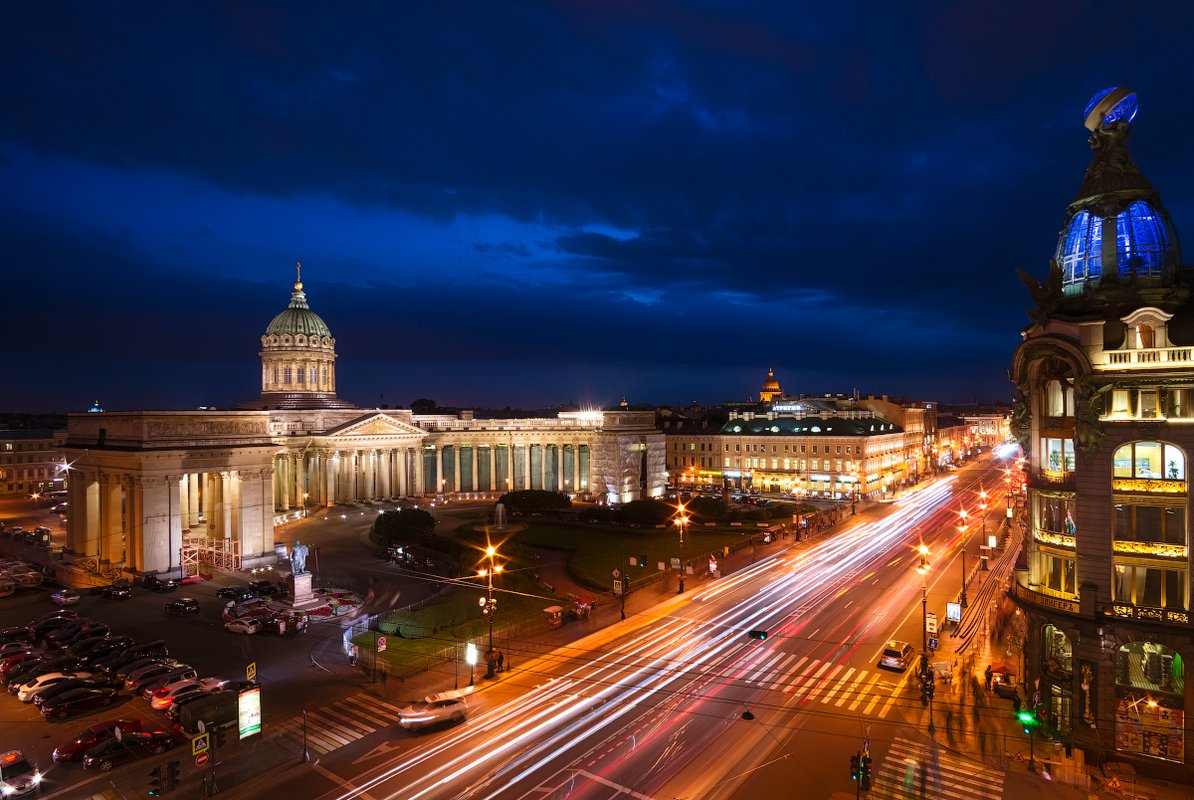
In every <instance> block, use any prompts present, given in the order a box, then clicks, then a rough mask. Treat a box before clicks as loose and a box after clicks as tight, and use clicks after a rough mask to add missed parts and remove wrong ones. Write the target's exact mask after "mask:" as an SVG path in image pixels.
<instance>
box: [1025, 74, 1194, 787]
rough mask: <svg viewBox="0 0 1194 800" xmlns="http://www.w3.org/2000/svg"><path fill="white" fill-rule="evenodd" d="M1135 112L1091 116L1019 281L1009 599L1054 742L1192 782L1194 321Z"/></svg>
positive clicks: (1128, 102)
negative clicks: (1019, 517)
mask: <svg viewBox="0 0 1194 800" xmlns="http://www.w3.org/2000/svg"><path fill="white" fill-rule="evenodd" d="M1136 109H1137V104H1136V95H1135V93H1133V92H1131V91H1130V90H1127V89H1123V88H1113V89H1108V90H1105V91H1103V92H1100V93H1099V94H1097V95H1096V96H1095V97H1094V98H1093V99H1092V100H1091V102H1090V104H1089V105H1088V106H1087V108H1086V111H1085V117H1086V127H1087V128H1088V129H1089V130H1090V131H1091V136H1090V144H1091V147H1092V149H1093V150H1094V158H1093V160H1092V162H1091V164H1090V167H1089V168H1088V169H1087V172H1086V177H1085V180H1084V181H1083V183H1082V187H1081V189H1080V190H1079V192H1078V195H1077V197H1076V198H1075V199H1074V200H1073V202H1072V203H1070V205H1069V208H1068V209H1067V213H1066V220H1065V226H1064V228H1063V229H1062V233H1061V236H1060V240H1059V242H1058V245H1057V251H1056V254H1055V258H1054V260H1053V262H1052V264H1051V267H1050V272H1049V277H1048V278H1047V279H1046V281H1045V282H1044V283H1038V282H1037V281H1035V280H1033V279H1032V278H1029V277H1028V276H1026V275H1023V274H1021V279H1022V280H1024V282H1025V283H1026V284H1027V286H1028V288H1029V290H1030V292H1031V293H1032V295H1033V299H1034V300H1035V302H1036V308H1035V309H1033V310H1032V311H1030V312H1029V315H1030V317H1031V318H1032V324H1031V325H1029V326H1028V327H1027V328H1026V329H1025V330H1024V331H1023V334H1022V336H1023V342H1022V343H1021V345H1020V346H1019V347H1018V348H1017V350H1016V353H1015V356H1014V358H1013V362H1012V371H1011V377H1012V379H1013V381H1015V384H1016V390H1017V391H1016V394H1017V397H1016V407H1015V410H1014V412H1013V418H1012V425H1013V432H1014V434H1015V435H1016V437H1017V438H1018V439H1019V440H1020V443H1021V445H1022V446H1023V448H1024V451H1025V454H1026V456H1027V457H1028V470H1027V471H1028V486H1027V497H1026V509H1025V511H1026V514H1025V516H1024V518H1023V521H1024V534H1025V541H1024V547H1023V551H1022V556H1021V560H1020V563H1019V564H1018V565H1017V569H1016V574H1015V580H1014V583H1013V586H1012V589H1011V594H1012V596H1013V598H1014V599H1015V600H1016V602H1017V604H1018V605H1019V607H1020V608H1021V609H1022V610H1023V611H1024V612H1025V614H1026V617H1027V622H1028V625H1027V640H1026V643H1025V658H1024V665H1025V671H1026V676H1025V677H1026V679H1027V681H1026V686H1028V687H1029V689H1028V692H1027V696H1026V698H1025V700H1026V702H1027V703H1028V704H1029V706H1030V707H1034V708H1036V709H1037V710H1038V711H1041V712H1042V713H1043V716H1044V717H1045V719H1046V720H1047V722H1046V726H1047V730H1048V732H1049V734H1050V735H1051V736H1052V737H1053V738H1055V739H1058V740H1062V741H1068V742H1071V743H1072V744H1074V745H1075V746H1078V747H1082V748H1085V749H1087V750H1088V751H1095V752H1098V753H1101V754H1103V755H1105V756H1112V757H1116V758H1127V759H1131V760H1132V761H1133V762H1135V763H1136V764H1137V768H1138V769H1139V770H1140V771H1141V772H1147V773H1151V774H1157V775H1165V776H1168V777H1174V778H1180V779H1183V780H1188V779H1189V778H1190V777H1191V776H1194V747H1191V746H1190V745H1188V744H1187V740H1188V739H1189V734H1190V729H1188V728H1187V722H1186V716H1185V714H1186V709H1187V708H1194V694H1192V691H1194V690H1192V689H1191V687H1190V684H1189V683H1188V682H1187V681H1186V679H1185V669H1184V664H1185V661H1186V660H1187V659H1188V658H1192V657H1194V626H1191V616H1190V586H1189V584H1190V542H1189V533H1188V531H1189V528H1190V492H1189V482H1188V475H1187V471H1188V460H1189V458H1190V457H1191V455H1194V424H1192V423H1194V304H1192V303H1191V302H1190V296H1189V290H1188V288H1187V284H1186V280H1185V278H1186V276H1185V273H1184V270H1183V268H1182V265H1181V255H1180V252H1179V249H1178V242H1177V236H1176V233H1175V232H1174V230H1173V227H1172V225H1171V223H1170V221H1169V215H1168V213H1167V212H1166V211H1165V208H1164V206H1163V205H1162V204H1161V199H1160V196H1159V195H1158V194H1157V192H1156V190H1155V189H1153V187H1152V185H1151V184H1150V183H1149V182H1148V181H1147V180H1146V179H1145V178H1144V176H1143V175H1142V174H1141V173H1140V170H1139V169H1138V168H1137V167H1136V164H1135V163H1134V162H1133V160H1132V157H1131V155H1130V153H1129V152H1128V149H1127V139H1128V135H1129V133H1130V126H1131V122H1132V119H1133V118H1134V117H1135V115H1136ZM1190 744H1194V742H1191V743H1190ZM1087 758H1088V759H1089V758H1091V755H1089V754H1088V756H1087Z"/></svg>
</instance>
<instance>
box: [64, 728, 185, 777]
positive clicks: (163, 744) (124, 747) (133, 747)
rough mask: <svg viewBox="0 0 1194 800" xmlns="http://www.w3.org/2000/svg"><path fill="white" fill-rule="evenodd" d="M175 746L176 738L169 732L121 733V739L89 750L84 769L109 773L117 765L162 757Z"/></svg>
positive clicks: (84, 760)
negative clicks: (140, 759) (150, 757)
mask: <svg viewBox="0 0 1194 800" xmlns="http://www.w3.org/2000/svg"><path fill="white" fill-rule="evenodd" d="M175 744H176V742H175V740H174V736H173V735H172V734H171V733H170V732H169V731H138V732H135V733H133V732H130V733H128V734H125V733H124V732H123V731H121V736H120V738H119V739H117V738H116V737H112V738H111V739H108V740H107V741H104V742H100V743H99V744H97V745H96V746H95V747H92V748H91V749H90V750H88V751H87V754H86V755H84V756H83V767H84V768H85V769H98V770H99V771H101V772H107V771H108V770H110V769H112V768H113V767H115V766H116V765H117V764H125V763H127V762H129V761H135V760H136V759H138V758H145V757H146V756H153V755H160V754H162V753H164V752H166V751H167V750H169V749H170V748H172V747H174V745H175Z"/></svg>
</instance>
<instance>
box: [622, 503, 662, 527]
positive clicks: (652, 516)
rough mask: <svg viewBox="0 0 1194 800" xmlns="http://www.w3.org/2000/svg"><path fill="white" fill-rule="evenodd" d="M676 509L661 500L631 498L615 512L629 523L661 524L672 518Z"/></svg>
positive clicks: (623, 521) (623, 520)
mask: <svg viewBox="0 0 1194 800" xmlns="http://www.w3.org/2000/svg"><path fill="white" fill-rule="evenodd" d="M675 513H676V509H675V508H673V507H672V506H670V505H668V504H667V503H664V502H662V501H661V500H631V501H630V502H629V503H626V504H625V505H624V506H621V507H620V508H618V509H617V511H616V512H614V515H615V519H617V521H618V522H622V523H625V524H627V525H659V524H661V523H664V522H667V521H668V520H669V519H671V517H672V515H673V514H675Z"/></svg>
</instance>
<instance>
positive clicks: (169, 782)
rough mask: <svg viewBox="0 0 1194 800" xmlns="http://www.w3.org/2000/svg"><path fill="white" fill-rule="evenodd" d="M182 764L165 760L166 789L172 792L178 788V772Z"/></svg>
mask: <svg viewBox="0 0 1194 800" xmlns="http://www.w3.org/2000/svg"><path fill="white" fill-rule="evenodd" d="M181 766H182V764H181V763H180V762H178V761H167V762H166V791H167V792H172V791H174V790H175V789H176V788H178V773H179V770H180V767H181Z"/></svg>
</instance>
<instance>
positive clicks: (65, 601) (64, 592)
mask: <svg viewBox="0 0 1194 800" xmlns="http://www.w3.org/2000/svg"><path fill="white" fill-rule="evenodd" d="M50 599H51V600H53V601H54V602H55V603H57V604H58V605H60V606H73V605H75V604H76V603H78V602H79V593H78V592H76V591H74V590H73V589H61V590H59V591H57V592H54V594H52V595H50Z"/></svg>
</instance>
